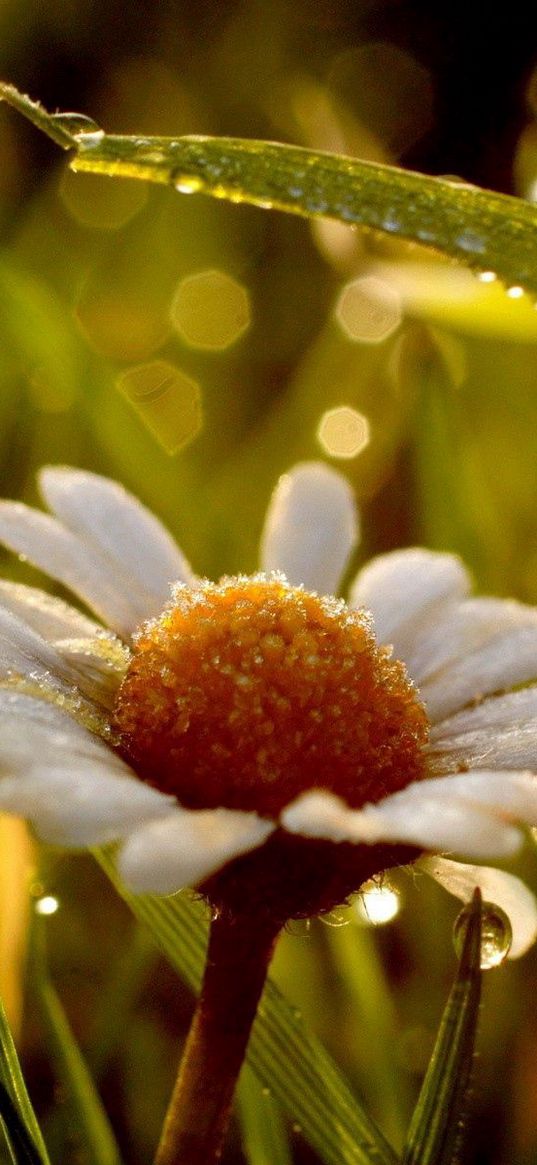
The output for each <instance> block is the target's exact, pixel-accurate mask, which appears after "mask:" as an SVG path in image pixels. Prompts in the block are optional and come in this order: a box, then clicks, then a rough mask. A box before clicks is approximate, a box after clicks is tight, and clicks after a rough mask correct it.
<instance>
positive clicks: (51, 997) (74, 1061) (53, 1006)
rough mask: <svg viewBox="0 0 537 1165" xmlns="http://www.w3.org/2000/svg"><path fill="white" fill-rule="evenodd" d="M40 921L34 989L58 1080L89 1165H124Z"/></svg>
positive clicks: (35, 957)
mask: <svg viewBox="0 0 537 1165" xmlns="http://www.w3.org/2000/svg"><path fill="white" fill-rule="evenodd" d="M40 930H41V920H37V919H36V922H35V932H34V935H33V956H34V957H33V960H32V962H33V966H32V970H33V972H34V974H33V979H32V983H33V987H34V990H35V991H36V995H37V999H38V1003H39V1008H40V1013H41V1020H42V1023H43V1026H44V1029H45V1035H46V1044H47V1050H48V1051H49V1053H50V1055H51V1058H52V1060H53V1062H54V1064H55V1066H56V1071H57V1074H58V1078H59V1080H60V1083H61V1085H62V1088H63V1089H64V1090H65V1094H66V1096H67V1097H68V1098H69V1100H70V1102H71V1105H72V1108H73V1111H74V1114H75V1119H76V1127H77V1132H78V1133H79V1136H80V1140H81V1142H82V1144H83V1147H84V1160H85V1161H86V1162H87V1163H88V1165H121V1159H120V1155H119V1150H118V1147H117V1144H116V1141H115V1138H114V1134H113V1132H112V1129H111V1126H110V1122H109V1120H108V1117H107V1115H106V1112H105V1110H104V1106H103V1104H102V1101H101V1099H100V1097H99V1095H98V1092H97V1090H96V1088H95V1085H94V1083H93V1080H92V1078H91V1075H90V1073H89V1071H88V1068H87V1065H86V1062H85V1060H84V1057H83V1055H82V1052H81V1051H80V1048H79V1047H78V1044H77V1042H76V1040H75V1038H74V1035H73V1033H72V1031H71V1027H70V1024H69V1021H68V1019H67V1016H66V1015H65V1012H64V1010H63V1007H62V1005H61V1003H60V1000H59V998H58V995H57V993H56V991H55V990H54V987H53V986H52V983H51V982H50V979H49V977H48V973H47V968H46V957H45V952H44V936H43V934H42V933H41V934H39V931H40Z"/></svg>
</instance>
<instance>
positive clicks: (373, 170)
mask: <svg viewBox="0 0 537 1165" xmlns="http://www.w3.org/2000/svg"><path fill="white" fill-rule="evenodd" d="M0 98H3V99H4V100H5V101H7V102H8V103H9V104H11V105H13V106H14V107H15V108H16V109H18V110H19V112H20V113H22V114H24V115H25V116H26V117H28V118H29V120H30V121H32V122H33V123H34V124H35V125H37V126H38V127H39V128H40V129H41V130H43V132H44V133H46V134H48V135H49V136H50V137H51V138H53V140H54V141H55V142H57V143H58V145H61V146H63V147H64V149H72V150H74V151H75V153H74V157H73V159H72V161H71V166H72V168H73V169H74V170H88V171H93V172H96V173H102V174H109V175H111V176H113V177H125V178H141V179H144V180H145V181H148V182H159V183H166V184H170V183H171V184H173V185H174V186H175V187H176V189H177V190H179V191H181V192H182V193H185V194H194V193H203V194H207V195H209V196H211V197H213V198H223V199H227V200H229V201H231V202H245V203H249V204H250V205H253V206H260V207H263V208H264V209H267V210H272V209H273V210H281V211H287V212H289V213H292V214H299V215H303V216H306V217H308V218H315V217H319V216H328V217H330V218H334V219H339V221H341V222H344V223H349V224H352V225H356V226H362V227H367V228H370V229H372V230H375V231H383V232H385V233H387V234H388V235H391V236H392V237H399V238H401V239H407V240H410V241H411V242H414V243H420V244H421V245H425V246H429V247H433V248H435V249H436V250H438V251H441V252H442V253H443V254H445V255H448V256H449V257H451V258H453V259H456V260H458V261H459V262H460V263H463V264H465V265H466V266H468V267H471V268H472V269H475V270H489V271H492V272H494V273H495V274H496V275H498V276H499V277H500V278H501V279H502V280H503V281H504V282H505V283H506V284H507V285H508V286H509V285H511V286H520V287H522V288H524V289H525V290H526V291H528V292H529V293H530V294H532V295H535V294H537V208H536V207H535V206H534V205H532V204H531V203H529V202H526V201H524V200H523V199H520V198H514V197H512V196H510V195H506V194H497V193H494V192H492V191H489V190H482V189H480V188H479V187H477V186H471V185H469V184H467V183H464V182H460V181H457V180H453V179H450V178H435V177H431V176H430V175H427V174H418V173H415V172H413V171H410V170H400V169H398V168H397V167H395V166H385V165H379V164H377V163H373V162H362V161H360V160H358V159H356V158H348V157H344V156H341V155H338V154H328V153H319V152H315V151H313V150H307V149H303V148H301V147H298V146H291V145H282V144H279V143H276V142H262V141H253V140H241V139H238V138H237V139H235V138H210V137H181V138H163V137H139V136H134V135H133V136H117V135H112V134H105V133H104V132H103V131H102V130H101V129H99V127H98V126H97V125H95V124H94V123H93V122H92V121H90V119H89V118H85V117H84V116H82V115H80V114H52V115H51V114H48V113H47V112H46V110H44V109H43V108H42V106H40V105H39V104H38V103H37V102H34V101H31V100H30V98H28V97H25V96H24V95H23V94H21V93H19V92H18V91H17V90H16V89H15V88H14V87H13V86H12V85H7V84H5V83H4V84H1V83H0Z"/></svg>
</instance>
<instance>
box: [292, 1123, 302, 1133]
mask: <svg viewBox="0 0 537 1165" xmlns="http://www.w3.org/2000/svg"><path fill="white" fill-rule="evenodd" d="M291 1129H292V1132H293V1133H301V1132H302V1125H299V1124H297V1123H296V1121H295V1123H294V1124H293V1125H291Z"/></svg>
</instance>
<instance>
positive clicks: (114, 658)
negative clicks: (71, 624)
mask: <svg viewBox="0 0 537 1165" xmlns="http://www.w3.org/2000/svg"><path fill="white" fill-rule="evenodd" d="M54 646H55V648H56V650H57V651H58V653H59V655H60V656H61V658H62V660H63V661H64V663H65V665H66V667H67V668H68V669H69V673H70V674H71V675H72V676H73V678H74V680H75V682H76V686H77V688H78V690H79V691H80V692H82V693H83V694H84V695H85V696H87V697H88V698H89V699H90V700H91V701H92V702H93V703H94V704H97V705H98V706H99V707H101V708H108V709H110V708H111V707H112V705H113V703H114V700H115V697H116V694H117V689H118V687H119V684H120V683H121V680H122V679H123V676H124V674H125V670H126V668H127V666H128V662H129V652H128V650H127V648H126V647H125V645H124V644H123V643H121V640H119V639H116V638H115V636H111V635H110V636H106V637H102V636H100V637H99V638H98V639H95V638H93V639H60V640H57V641H56V642H55V644H54Z"/></svg>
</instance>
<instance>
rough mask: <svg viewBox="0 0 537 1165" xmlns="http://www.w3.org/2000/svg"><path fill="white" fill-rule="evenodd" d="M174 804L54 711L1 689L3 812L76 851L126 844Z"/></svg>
mask: <svg viewBox="0 0 537 1165" xmlns="http://www.w3.org/2000/svg"><path fill="white" fill-rule="evenodd" d="M174 804H175V800H174V798H173V797H169V796H166V795H165V794H164V793H159V792H158V790H156V789H152V788H151V787H150V786H149V785H146V784H144V783H143V782H142V781H140V780H138V778H137V777H136V776H135V774H134V773H133V771H132V769H130V768H129V766H128V765H126V764H125V763H124V761H122V760H121V757H119V756H118V755H117V753H115V752H114V751H113V750H112V749H111V748H110V747H109V745H107V744H105V742H104V741H103V740H101V739H100V738H99V737H98V736H95V735H94V734H93V733H91V732H89V731H88V730H87V729H86V728H84V727H83V725H82V724H79V723H78V722H77V721H76V720H73V718H72V717H71V716H69V715H68V713H67V712H65V711H62V710H61V709H60V708H58V707H57V706H56V705H55V704H51V703H49V702H47V701H45V700H38V699H35V698H34V697H32V696H27V695H25V694H23V693H20V692H17V691H14V690H11V689H10V690H6V689H0V811H2V810H3V811H5V812H8V813H15V814H17V816H21V817H28V818H29V819H30V820H31V821H32V823H33V825H34V827H35V829H36V831H37V832H38V833H39V836H40V837H43V838H44V839H45V840H46V841H51V842H55V843H61V844H63V845H72V846H79V845H97V844H101V843H104V842H105V841H111V840H113V839H115V838H120V837H123V836H125V834H126V833H130V832H131V830H132V829H133V828H136V827H138V826H139V825H141V824H143V823H144V822H146V821H152V820H154V819H155V818H157V817H162V814H163V813H164V812H165V811H166V809H167V807H169V806H173V805H174Z"/></svg>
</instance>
